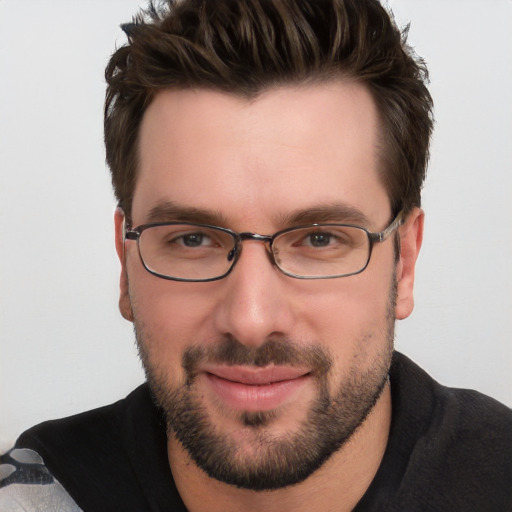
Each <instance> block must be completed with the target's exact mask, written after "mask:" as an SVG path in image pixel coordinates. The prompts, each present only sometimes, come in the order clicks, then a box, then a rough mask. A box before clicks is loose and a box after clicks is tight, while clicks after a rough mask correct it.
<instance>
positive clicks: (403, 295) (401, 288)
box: [395, 208, 425, 320]
mask: <svg viewBox="0 0 512 512" xmlns="http://www.w3.org/2000/svg"><path fill="white" fill-rule="evenodd" d="M424 217H425V214H424V213H423V210H421V209H420V208H414V209H413V210H412V211H411V212H410V213H409V214H408V216H407V219H406V221H405V223H404V224H403V225H402V226H401V227H400V229H399V235H400V260H399V262H398V264H397V269H396V278H397V282H398V290H397V291H398V295H397V302H396V309H395V317H396V319H397V320H403V319H404V318H407V317H408V316H409V315H410V314H411V313H412V310H413V309H414V295H413V289H414V270H415V267H416V260H417V258H418V254H419V252H420V249H421V242H422V241H423V220H424Z"/></svg>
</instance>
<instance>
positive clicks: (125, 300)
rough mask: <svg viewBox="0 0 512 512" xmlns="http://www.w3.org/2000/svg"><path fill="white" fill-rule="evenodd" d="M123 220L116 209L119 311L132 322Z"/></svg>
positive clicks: (120, 213) (120, 210)
mask: <svg viewBox="0 0 512 512" xmlns="http://www.w3.org/2000/svg"><path fill="white" fill-rule="evenodd" d="M124 219H125V215H124V212H123V210H122V209H121V208H116V211H115V213H114V225H115V238H116V251H117V256H118V258H119V261H120V262H121V277H120V281H119V310H120V311H121V314H122V315H123V317H124V318H126V320H129V321H130V322H133V311H132V306H131V302H130V294H129V292H128V273H127V270H126V258H125V251H124V235H123V231H124Z"/></svg>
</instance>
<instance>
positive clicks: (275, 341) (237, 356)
mask: <svg viewBox="0 0 512 512" xmlns="http://www.w3.org/2000/svg"><path fill="white" fill-rule="evenodd" d="M206 363H215V364H225V365H227V366H255V367H260V368H261V367H264V366H270V365H272V364H273V365H276V366H300V367H306V368H311V374H312V375H313V376H317V377H318V376H322V375H325V374H327V372H328V371H329V370H330V368H331V366H332V358H331V357H330V355H329V353H328V352H327V351H326V350H325V349H323V348H322V347H319V346H316V345H315V346H313V345H310V346H299V345H297V344H296V343H294V342H292V341H291V340H289V339H288V338H277V337H273V338H269V339H268V340H266V341H265V342H264V343H263V344H261V345H259V346H257V347H248V346H246V345H244V344H243V343H240V341H238V340H237V339H236V338H234V337H232V336H226V337H224V338H222V339H221V340H220V341H219V342H217V343H215V344H213V345H210V346H207V347H204V346H198V345H193V346H191V347H188V348H187V349H186V350H185V352H184V354H183V357H182V367H183V369H184V370H185V372H186V375H187V376H188V378H189V379H192V378H193V377H194V376H195V375H196V374H197V373H198V371H199V368H200V367H201V365H203V364H206Z"/></svg>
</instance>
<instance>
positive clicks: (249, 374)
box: [203, 365, 309, 386]
mask: <svg viewBox="0 0 512 512" xmlns="http://www.w3.org/2000/svg"><path fill="white" fill-rule="evenodd" d="M203 371H204V372H206V373H211V374H212V375H215V376H216V377H219V378H221V379H225V380H230V381H232V382H239V383H241V384H247V385H252V386H263V385H265V384H272V383H274V382H282V381H285V380H293V379H297V378H299V377H303V376H304V375H307V374H308V373H309V370H307V369H304V368H296V367H293V366H265V367H263V368H257V367H249V366H223V365H208V366H205V367H204V368H203Z"/></svg>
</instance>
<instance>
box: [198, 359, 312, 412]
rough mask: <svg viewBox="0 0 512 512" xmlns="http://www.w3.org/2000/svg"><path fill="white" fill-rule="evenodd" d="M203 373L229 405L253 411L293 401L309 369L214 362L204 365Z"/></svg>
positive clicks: (269, 408) (223, 400)
mask: <svg viewBox="0 0 512 512" xmlns="http://www.w3.org/2000/svg"><path fill="white" fill-rule="evenodd" d="M203 375H204V376H205V377H206V382H207V385H208V387H209V388H210V390H211V391H212V392H213V393H214V395H216V397H217V398H219V399H220V400H221V401H222V402H223V403H224V404H225V405H226V406H228V407H230V408H233V409H237V410H241V411H250V412H256V411H268V410H272V409H275V408H277V407H279V406H281V405H284V404H286V403H288V402H290V401H291V400H293V398H295V397H296V396H297V395H298V393H299V392H300V390H301V389H302V387H303V386H304V384H305V383H306V381H307V380H308V379H309V372H308V370H305V369H300V368H293V367H287V366H270V367H265V368H249V367H241V366H212V367H207V368H205V369H204V373H203Z"/></svg>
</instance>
